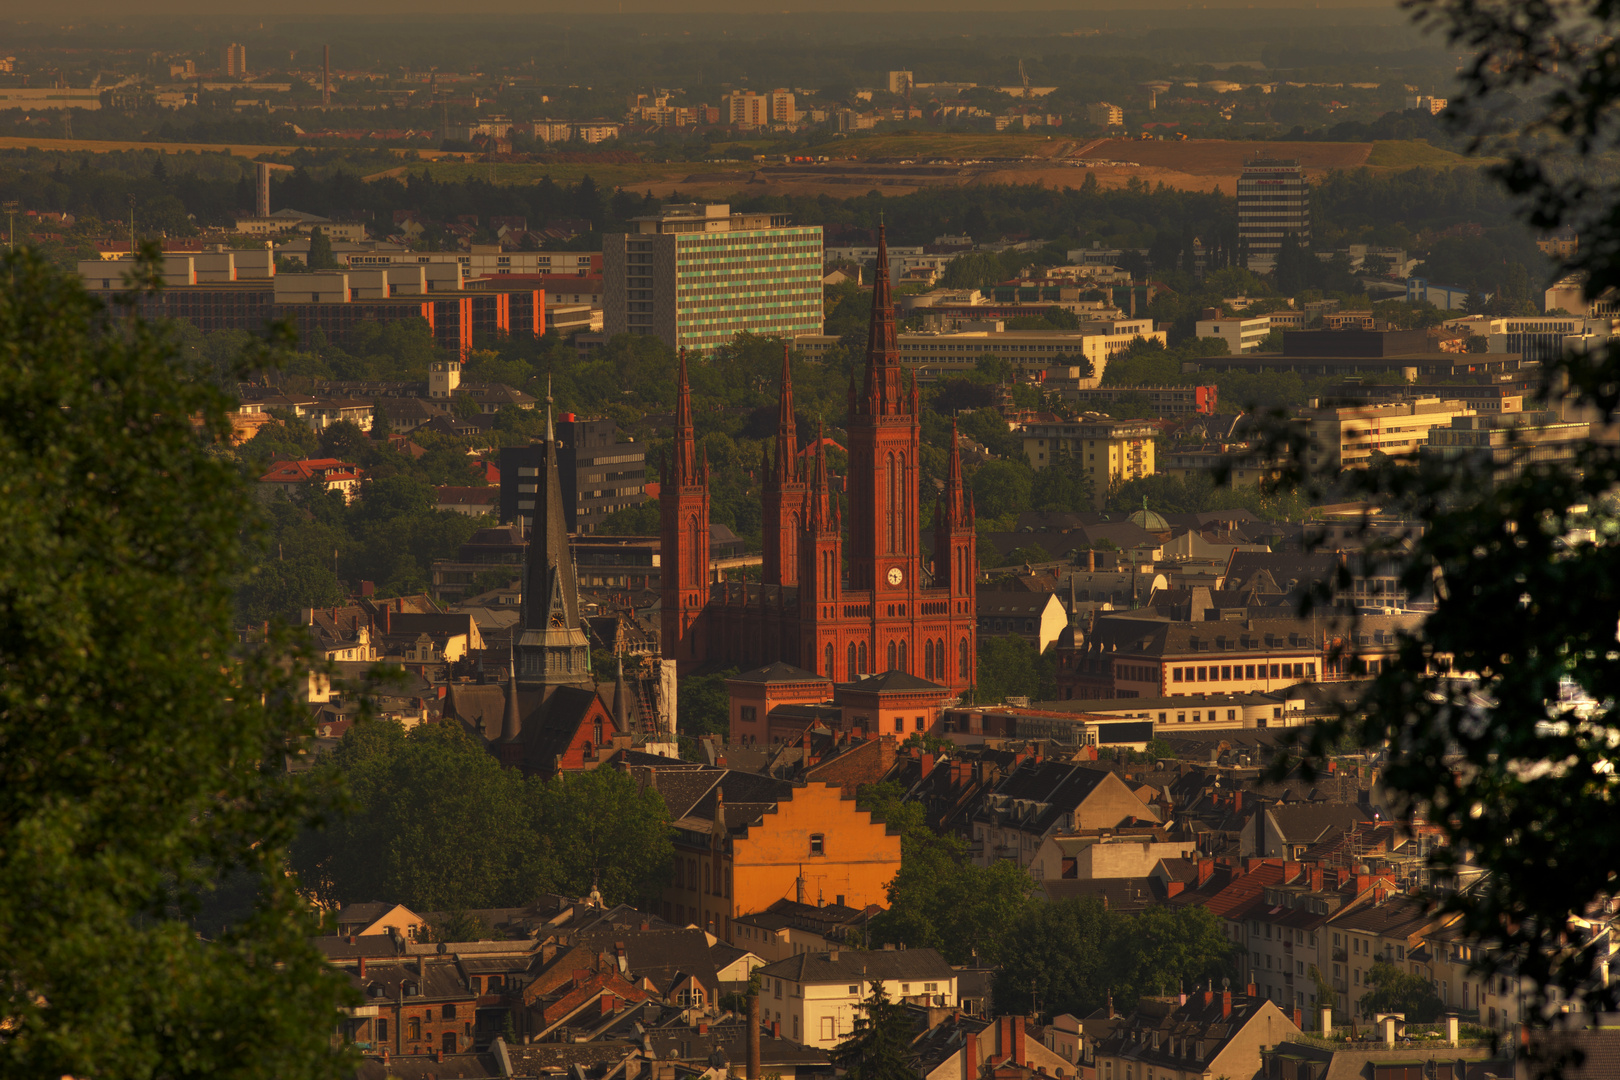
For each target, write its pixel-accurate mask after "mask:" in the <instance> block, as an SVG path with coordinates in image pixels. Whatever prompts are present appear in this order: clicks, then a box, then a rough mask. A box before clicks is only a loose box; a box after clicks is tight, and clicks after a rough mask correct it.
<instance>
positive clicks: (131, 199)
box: [129, 191, 135, 259]
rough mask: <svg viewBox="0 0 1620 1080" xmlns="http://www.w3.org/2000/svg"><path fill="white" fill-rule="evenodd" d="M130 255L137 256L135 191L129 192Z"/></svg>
mask: <svg viewBox="0 0 1620 1080" xmlns="http://www.w3.org/2000/svg"><path fill="white" fill-rule="evenodd" d="M129 257H130V258H132V259H133V258H134V257H135V193H134V192H133V191H132V192H130V193H129Z"/></svg>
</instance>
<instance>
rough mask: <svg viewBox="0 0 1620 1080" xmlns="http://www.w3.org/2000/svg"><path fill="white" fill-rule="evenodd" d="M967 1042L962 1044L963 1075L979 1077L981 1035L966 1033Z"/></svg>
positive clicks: (974, 1032) (972, 1032)
mask: <svg viewBox="0 0 1620 1080" xmlns="http://www.w3.org/2000/svg"><path fill="white" fill-rule="evenodd" d="M965 1035H966V1041H965V1042H964V1043H963V1044H962V1053H963V1055H964V1057H963V1061H962V1075H963V1076H968V1077H974V1076H978V1075H979V1033H978V1032H976V1031H969V1032H966V1033H965Z"/></svg>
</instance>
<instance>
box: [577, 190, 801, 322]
mask: <svg viewBox="0 0 1620 1080" xmlns="http://www.w3.org/2000/svg"><path fill="white" fill-rule="evenodd" d="M631 225H632V226H633V228H634V231H633V232H629V233H612V234H609V235H607V236H605V237H604V238H603V245H602V266H603V281H602V287H603V326H604V329H605V330H606V331H607V332H608V333H609V334H625V333H629V334H652V335H655V336H656V337H658V338H660V339H661V340H663V341H665V342H667V343H668V344H669V345H671V346H673V347H675V348H686V349H695V350H699V351H707V350H709V349H713V348H716V347H717V346H720V345H724V344H726V343H728V342H729V341H731V339H732V338H734V337H735V336H736V335H738V334H740V333H745V332H746V333H750V334H771V335H779V336H782V337H787V338H791V337H794V336H795V335H798V334H817V333H820V332H821V314H822V290H821V275H822V268H821V266H822V262H821V226H819V225H806V226H795V225H793V224H792V220H791V219H790V218H789V217H787V216H786V215H783V214H733V213H732V212H731V207H730V206H727V205H725V204H724V203H721V204H718V205H703V204H701V203H689V204H685V205H671V206H666V207H664V208H663V211H662V212H661V213H659V214H656V215H653V216H650V217H642V218H635V219H634V220H633V221H632V222H631Z"/></svg>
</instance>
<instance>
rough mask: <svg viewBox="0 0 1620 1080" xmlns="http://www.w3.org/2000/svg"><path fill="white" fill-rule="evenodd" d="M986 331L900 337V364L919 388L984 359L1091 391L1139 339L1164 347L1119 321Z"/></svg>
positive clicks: (1152, 335)
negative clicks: (913, 376)
mask: <svg viewBox="0 0 1620 1080" xmlns="http://www.w3.org/2000/svg"><path fill="white" fill-rule="evenodd" d="M984 325H986V326H987V329H983V330H977V329H976V330H963V331H959V332H956V333H927V332H921V333H909V334H908V333H901V334H898V335H896V340H897V343H898V344H899V346H900V359H901V360H902V361H903V362H904V363H906V364H909V365H911V366H912V367H914V368H915V369H916V372H917V378H918V379H919V380H921V381H922V382H932V381H934V380H936V379H940V378H949V377H950V376H952V375H954V374H958V373H960V372H963V371H971V370H972V369H973V367H974V365H975V364H977V363H978V362H979V358H980V357H982V356H985V355H986V354H988V355H991V356H994V357H996V358H998V359H1001V360H1006V361H1007V362H1009V363H1011V364H1013V365H1015V366H1016V367H1017V369H1018V371H1019V372H1020V373H1021V374H1025V375H1034V374H1037V373H1039V372H1043V371H1044V372H1046V373H1047V379H1048V380H1056V381H1058V382H1062V381H1063V380H1065V379H1067V380H1068V385H1074V386H1081V385H1084V386H1095V385H1096V381H1097V380H1098V379H1100V378H1102V373H1103V371H1104V370H1105V369H1106V368H1107V367H1108V361H1109V360H1110V359H1111V358H1112V357H1113V356H1114V355H1115V354H1116V353H1119V352H1122V351H1123V350H1125V349H1128V348H1130V347H1131V344H1132V342H1134V341H1136V339H1137V338H1145V339H1147V340H1149V341H1157V342H1159V343H1160V344H1164V343H1165V332H1164V331H1163V330H1154V329H1153V321H1152V320H1151V319H1120V320H1115V321H1112V322H1107V323H1098V324H1094V325H1093V326H1091V327H1089V328H1082V329H1080V330H1002V329H1000V327H1001V325H1002V324H1001V322H1000V321H999V320H991V321H988V322H987V323H986V324H984ZM841 340H842V339H840V338H838V337H836V336H835V335H832V334H819V333H818V334H803V335H800V336H799V337H797V338H795V339H794V341H793V346H794V348H796V349H799V350H801V351H802V352H803V353H804V355H805V356H807V357H809V358H811V359H816V360H819V359H821V358H822V357H823V356H825V355H826V354H827V353H828V352H829V351H831V350H832V349H835V348H838V347H840V344H841ZM1082 360H1084V361H1085V362H1087V363H1089V364H1090V365H1091V370H1090V372H1089V373H1084V372H1085V367H1084V365H1082V364H1081V361H1082Z"/></svg>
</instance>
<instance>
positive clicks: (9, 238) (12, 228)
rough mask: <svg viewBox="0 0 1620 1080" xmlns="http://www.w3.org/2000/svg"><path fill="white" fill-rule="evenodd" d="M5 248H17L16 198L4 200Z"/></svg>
mask: <svg viewBox="0 0 1620 1080" xmlns="http://www.w3.org/2000/svg"><path fill="white" fill-rule="evenodd" d="M6 250H7V251H16V250H17V200H16V199H10V200H7V202H6Z"/></svg>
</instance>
